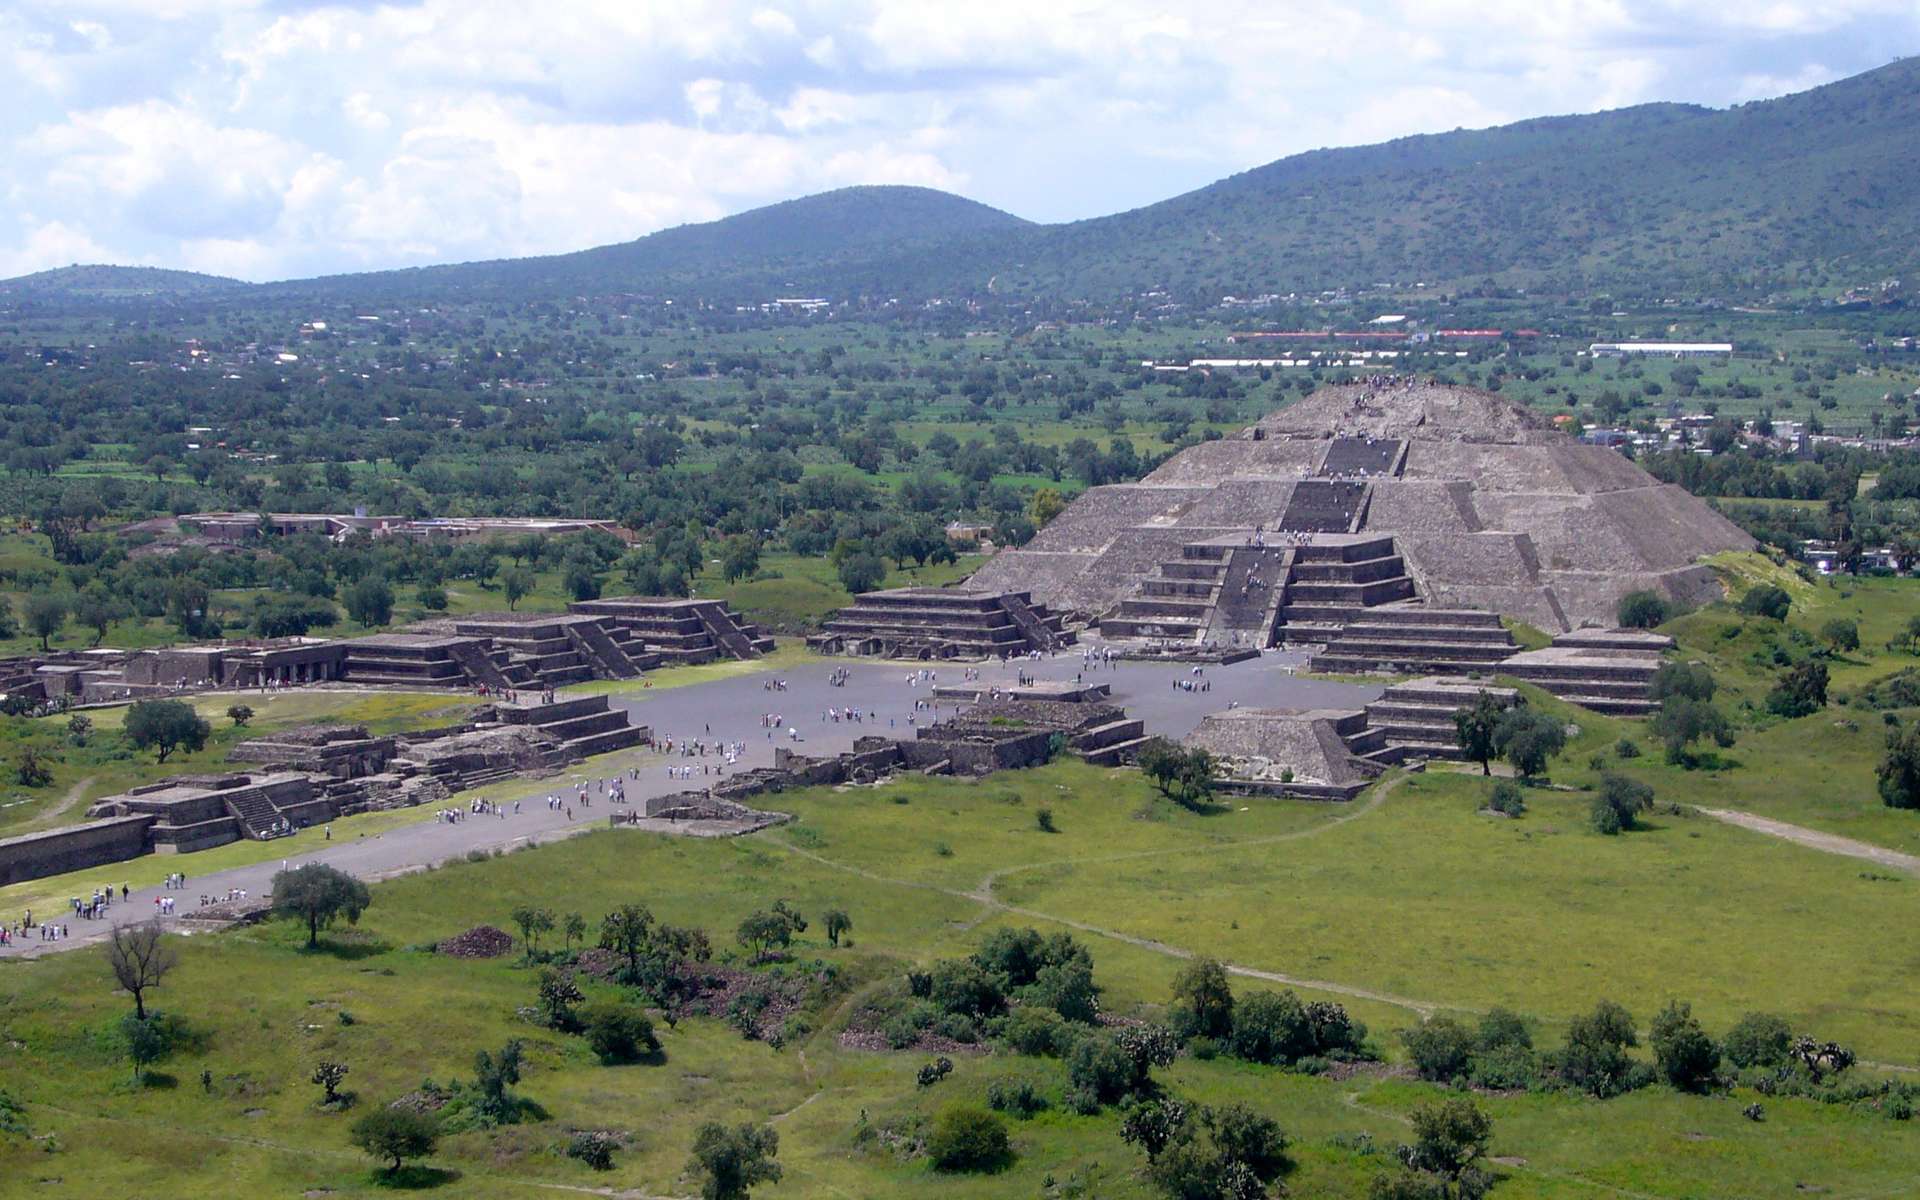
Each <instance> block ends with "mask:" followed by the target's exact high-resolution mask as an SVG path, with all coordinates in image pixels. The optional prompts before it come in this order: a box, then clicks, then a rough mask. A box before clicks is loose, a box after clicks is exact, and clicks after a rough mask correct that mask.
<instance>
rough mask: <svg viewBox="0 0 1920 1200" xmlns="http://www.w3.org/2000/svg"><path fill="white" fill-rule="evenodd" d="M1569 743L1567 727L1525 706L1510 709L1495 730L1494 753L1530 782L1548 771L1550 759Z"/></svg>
mask: <svg viewBox="0 0 1920 1200" xmlns="http://www.w3.org/2000/svg"><path fill="white" fill-rule="evenodd" d="M1566 744H1567V730H1566V727H1565V726H1564V725H1562V724H1561V723H1560V722H1559V721H1558V720H1557V719H1555V718H1554V717H1552V716H1549V715H1548V714H1546V713H1543V712H1538V711H1535V710H1534V709H1530V708H1525V707H1516V708H1511V709H1508V710H1507V714H1506V715H1505V716H1503V717H1501V718H1500V724H1499V725H1498V726H1497V727H1495V729H1494V731H1493V746H1494V749H1495V751H1496V752H1498V753H1499V754H1500V755H1501V757H1503V758H1505V759H1506V760H1507V761H1508V762H1510V763H1512V764H1513V767H1514V770H1516V771H1518V772H1520V774H1521V775H1522V776H1523V777H1525V778H1529V779H1531V778H1532V777H1533V776H1535V775H1538V774H1540V773H1541V772H1542V771H1544V770H1546V769H1547V760H1548V759H1549V758H1552V757H1553V756H1554V755H1556V754H1558V753H1560V751H1561V750H1563V749H1565V748H1566Z"/></svg>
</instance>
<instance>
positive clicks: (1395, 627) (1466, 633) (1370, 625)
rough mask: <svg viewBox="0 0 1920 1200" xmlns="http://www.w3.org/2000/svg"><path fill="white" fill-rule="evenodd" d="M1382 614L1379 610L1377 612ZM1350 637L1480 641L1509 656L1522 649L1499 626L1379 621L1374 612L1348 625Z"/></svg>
mask: <svg viewBox="0 0 1920 1200" xmlns="http://www.w3.org/2000/svg"><path fill="white" fill-rule="evenodd" d="M1375 611H1378V610H1375ZM1347 636H1348V637H1351V638H1354V639H1357V640H1359V641H1387V640H1393V641H1405V642H1478V643H1482V644H1485V645H1489V646H1499V647H1501V648H1502V649H1504V650H1505V651H1506V652H1507V653H1508V654H1514V653H1517V652H1518V651H1519V649H1520V645H1519V643H1518V642H1515V641H1514V640H1513V635H1512V634H1511V633H1508V632H1507V631H1506V630H1505V629H1504V628H1502V627H1500V626H1498V625H1495V626H1492V627H1488V626H1485V625H1402V624H1397V623H1395V622H1391V621H1381V620H1377V619H1375V617H1374V615H1373V613H1365V614H1362V615H1361V616H1359V617H1356V618H1354V619H1353V620H1352V621H1349V622H1348V623H1347Z"/></svg>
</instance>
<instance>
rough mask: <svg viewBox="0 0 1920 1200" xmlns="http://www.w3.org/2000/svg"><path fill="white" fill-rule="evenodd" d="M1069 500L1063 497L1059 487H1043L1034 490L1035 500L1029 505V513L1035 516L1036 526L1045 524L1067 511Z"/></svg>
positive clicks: (1032, 516)
mask: <svg viewBox="0 0 1920 1200" xmlns="http://www.w3.org/2000/svg"><path fill="white" fill-rule="evenodd" d="M1066 508H1067V502H1066V500H1064V499H1063V498H1061V495H1060V490H1059V489H1058V488H1050V487H1043V488H1039V489H1037V490H1035V491H1034V493H1033V501H1032V503H1031V504H1029V505H1028V507H1027V515H1028V516H1030V517H1031V518H1033V523H1034V524H1035V525H1036V526H1045V525H1046V523H1047V522H1048V521H1051V520H1053V519H1054V518H1055V517H1057V516H1059V515H1060V514H1061V513H1063V512H1065V511H1066Z"/></svg>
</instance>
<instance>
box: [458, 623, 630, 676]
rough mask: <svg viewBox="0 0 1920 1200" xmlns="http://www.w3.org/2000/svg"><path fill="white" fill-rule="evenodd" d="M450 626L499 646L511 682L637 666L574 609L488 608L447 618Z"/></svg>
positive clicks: (621, 672) (621, 671) (622, 671)
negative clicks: (510, 610) (492, 610)
mask: <svg viewBox="0 0 1920 1200" xmlns="http://www.w3.org/2000/svg"><path fill="white" fill-rule="evenodd" d="M449 624H450V625H451V626H452V629H453V632H455V633H458V634H464V635H468V636H474V637H485V638H488V639H490V640H491V641H492V643H493V645H494V647H495V648H496V649H497V650H501V651H504V652H505V654H506V663H505V665H504V666H503V668H502V675H503V677H504V678H505V679H506V681H507V684H508V686H511V687H538V688H558V687H564V686H566V685H567V684H570V683H585V682H586V681H588V680H591V679H632V678H635V677H636V676H638V675H639V674H640V670H641V668H640V667H639V666H637V665H635V663H634V661H633V659H632V658H630V657H629V656H628V655H627V652H626V651H625V650H624V649H622V648H621V646H620V644H619V643H617V642H615V641H614V640H613V638H612V637H610V636H609V635H608V633H607V630H606V628H605V627H604V625H603V624H602V622H601V620H600V618H598V617H593V616H586V615H581V614H576V613H489V614H483V615H477V616H473V617H461V618H456V619H455V620H453V621H451V622H449Z"/></svg>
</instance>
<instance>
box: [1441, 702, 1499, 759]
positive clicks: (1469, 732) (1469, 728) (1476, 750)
mask: <svg viewBox="0 0 1920 1200" xmlns="http://www.w3.org/2000/svg"><path fill="white" fill-rule="evenodd" d="M1506 712H1507V706H1506V705H1504V704H1502V703H1500V701H1499V700H1497V699H1495V698H1494V696H1493V694H1492V693H1491V692H1486V691H1482V692H1480V693H1479V694H1478V695H1476V696H1475V697H1474V698H1473V704H1472V706H1471V707H1469V708H1463V709H1461V710H1460V711H1458V712H1456V713H1454V714H1453V729H1454V736H1455V737H1457V738H1458V739H1459V741H1460V750H1461V752H1462V753H1463V754H1465V755H1466V757H1467V761H1469V762H1477V763H1479V764H1480V773H1481V774H1482V775H1491V774H1493V768H1492V767H1491V766H1490V765H1489V764H1490V763H1491V762H1492V761H1493V757H1494V755H1495V754H1496V753H1497V751H1496V750H1495V749H1494V734H1495V732H1496V731H1497V730H1498V729H1499V728H1500V719H1501V718H1502V717H1504V716H1505V715H1506Z"/></svg>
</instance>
